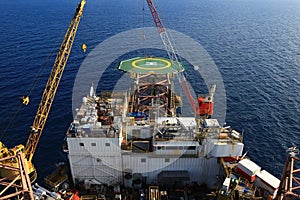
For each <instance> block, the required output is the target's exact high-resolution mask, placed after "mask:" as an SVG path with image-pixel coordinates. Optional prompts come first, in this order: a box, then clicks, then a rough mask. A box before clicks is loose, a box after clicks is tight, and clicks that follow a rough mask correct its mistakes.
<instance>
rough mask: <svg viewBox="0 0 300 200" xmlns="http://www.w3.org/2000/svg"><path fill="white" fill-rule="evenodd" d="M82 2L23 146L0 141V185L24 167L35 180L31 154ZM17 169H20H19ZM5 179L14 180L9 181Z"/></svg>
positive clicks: (71, 41)
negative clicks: (21, 159)
mask: <svg viewBox="0 0 300 200" xmlns="http://www.w3.org/2000/svg"><path fill="white" fill-rule="evenodd" d="M85 3H86V0H81V2H80V3H79V4H78V5H77V8H76V11H75V14H74V16H73V18H72V21H71V23H70V25H69V28H68V30H67V32H66V34H65V36H64V39H63V42H62V44H61V46H60V48H59V51H58V53H57V56H56V59H55V62H54V65H53V68H52V71H51V74H50V77H49V78H48V82H47V84H46V87H45V89H44V93H43V95H42V99H41V101H40V104H39V107H38V110H37V113H36V115H35V118H34V121H33V124H32V126H31V131H30V135H29V138H28V140H27V143H26V145H25V147H24V145H22V144H19V145H17V146H15V147H13V148H11V149H8V148H7V147H6V146H5V145H3V143H2V142H0V177H1V179H0V185H2V186H6V187H8V186H14V185H16V182H17V181H18V180H20V179H21V177H22V174H21V172H23V171H24V170H25V171H26V172H27V174H29V177H30V181H31V182H33V181H34V180H35V179H36V176H37V173H36V169H35V167H34V165H33V163H32V157H33V155H34V152H35V150H36V147H37V144H38V142H39V139H40V137H41V134H42V132H43V129H44V126H45V123H46V120H47V118H48V114H49V111H50V108H51V105H52V102H53V100H54V97H55V94H56V90H57V88H58V85H59V82H60V80H61V77H62V74H63V71H64V69H65V66H66V63H67V61H68V58H69V55H70V52H71V48H72V45H73V42H74V38H75V35H76V32H77V28H78V25H79V22H80V19H81V16H82V12H83V9H84V6H85ZM20 154H21V158H23V161H24V162H23V164H21V163H20V159H18V156H19V157H20ZM20 168H23V169H21V170H20ZM7 181H13V182H11V183H9V182H7ZM29 184H30V182H29ZM5 189H6V188H5ZM6 190H7V189H6ZM1 195H2V192H0V196H1ZM0 199H3V197H2V198H1V197H0Z"/></svg>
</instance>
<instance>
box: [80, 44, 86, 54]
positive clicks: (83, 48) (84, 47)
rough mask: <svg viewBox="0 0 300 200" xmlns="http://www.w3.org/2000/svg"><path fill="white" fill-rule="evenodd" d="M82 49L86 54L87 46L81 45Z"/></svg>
mask: <svg viewBox="0 0 300 200" xmlns="http://www.w3.org/2000/svg"><path fill="white" fill-rule="evenodd" d="M81 49H82V51H83V52H84V53H85V52H86V44H82V45H81Z"/></svg>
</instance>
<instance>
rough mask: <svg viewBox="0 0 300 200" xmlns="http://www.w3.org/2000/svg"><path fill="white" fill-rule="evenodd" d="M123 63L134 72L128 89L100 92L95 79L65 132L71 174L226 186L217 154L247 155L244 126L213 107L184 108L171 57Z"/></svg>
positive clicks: (102, 180) (86, 178)
mask: <svg viewBox="0 0 300 200" xmlns="http://www.w3.org/2000/svg"><path fill="white" fill-rule="evenodd" d="M119 69H120V70H123V71H125V72H126V73H129V74H130V77H131V87H130V85H129V86H128V87H130V89H129V90H128V91H123V92H120V91H118V92H111V93H107V92H105V93H104V92H102V93H101V94H100V95H95V92H94V89H93V87H92V88H91V91H90V92H89V94H88V95H87V97H84V98H83V102H82V105H81V107H80V108H79V109H78V112H77V114H76V116H75V118H74V120H73V122H72V123H71V125H70V128H69V130H68V132H67V146H68V154H69V162H70V169H71V174H72V178H73V181H74V182H75V183H77V184H78V183H80V182H85V183H86V182H89V183H91V184H99V185H101V184H108V185H110V184H118V183H122V184H123V185H124V187H132V186H133V187H135V188H139V187H141V185H142V184H153V183H155V184H158V185H165V186H172V185H177V186H180V185H184V184H187V183H193V182H196V183H199V184H206V185H207V186H208V187H210V188H216V187H218V186H220V184H221V183H219V181H218V178H217V177H219V176H220V175H223V174H224V172H223V171H222V166H221V165H220V164H219V162H218V158H219V157H228V156H241V154H242V151H243V146H244V144H243V143H242V136H241V134H239V133H238V132H237V131H233V130H231V129H227V128H224V127H222V126H220V124H219V123H218V120H217V119H211V118H209V117H210V115H209V113H208V115H199V114H197V115H196V116H188V117H184V116H182V115H181V112H180V108H181V107H183V106H184V105H183V103H182V100H181V98H180V95H178V94H176V92H175V91H174V90H173V88H174V83H175V81H174V74H173V72H174V71H173V70H174V67H173V66H172V64H171V62H170V60H168V59H165V58H145V57H138V58H133V59H131V60H127V61H122V62H121V64H120V66H119ZM214 87H215V86H213V87H211V90H210V94H208V95H206V98H208V97H210V98H211V99H210V101H208V102H212V101H211V100H212V99H213V93H211V92H214ZM201 98H203V96H201ZM108 119H109V120H108Z"/></svg>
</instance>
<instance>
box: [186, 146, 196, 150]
mask: <svg viewBox="0 0 300 200" xmlns="http://www.w3.org/2000/svg"><path fill="white" fill-rule="evenodd" d="M188 150H196V147H195V146H189V147H188Z"/></svg>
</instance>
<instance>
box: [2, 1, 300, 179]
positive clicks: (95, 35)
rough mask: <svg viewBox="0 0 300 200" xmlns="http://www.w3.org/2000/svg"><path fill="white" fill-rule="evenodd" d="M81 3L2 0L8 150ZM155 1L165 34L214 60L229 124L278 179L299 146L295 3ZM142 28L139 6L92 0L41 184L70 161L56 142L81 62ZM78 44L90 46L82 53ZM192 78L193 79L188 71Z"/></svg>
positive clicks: (45, 147) (22, 132) (58, 101)
mask: <svg viewBox="0 0 300 200" xmlns="http://www.w3.org/2000/svg"><path fill="white" fill-rule="evenodd" d="M77 3H78V1H76V0H51V1H50V0H45V1H38V0H27V1H22V0H12V1H0V24H1V26H0V94H1V95H0V128H1V129H0V136H1V138H2V140H3V142H4V144H5V145H6V146H8V147H12V146H14V145H17V144H20V143H22V144H25V143H26V140H27V137H28V135H29V127H30V126H31V124H32V122H33V119H34V116H35V113H36V110H37V107H38V103H39V101H40V98H41V94H42V92H43V89H44V85H45V84H46V81H47V78H48V75H49V73H50V70H51V67H52V64H53V61H54V59H55V56H56V52H57V50H58V47H59V44H60V42H61V41H62V39H63V36H64V34H65V32H66V30H67V27H68V25H69V23H70V20H71V18H72V16H73V13H74V11H75V7H76V4H77ZM157 4H158V10H159V12H160V14H161V16H162V18H163V20H164V22H165V24H167V25H168V27H169V28H172V29H174V30H176V31H179V32H182V33H184V34H186V35H188V36H190V37H191V38H193V39H194V40H196V41H198V42H199V43H200V44H201V45H202V46H203V47H204V48H205V49H206V51H207V52H208V53H209V54H210V56H211V57H212V58H213V60H214V62H215V63H216V65H217V66H218V69H219V71H220V73H221V75H222V78H223V82H224V85H225V89H226V96H227V107H226V109H227V116H226V122H227V124H228V125H231V126H232V127H233V128H235V129H237V130H239V131H241V132H243V135H244V144H245V148H244V149H245V152H246V151H248V155H249V156H250V157H251V159H252V160H254V161H255V162H256V163H257V164H259V165H260V166H262V167H263V168H264V169H266V170H267V171H269V172H270V173H272V174H274V175H275V176H276V177H278V178H279V177H280V174H281V172H282V169H283V165H284V162H285V158H286V152H285V151H286V149H287V148H288V147H290V146H291V145H292V144H293V145H296V146H298V147H300V140H299V139H300V125H299V122H300V95H299V91H300V2H299V1H298V0H228V1H222V0H201V1H200V0H173V1H168V0H159V1H157ZM143 7H145V11H144V12H143ZM143 13H144V14H143ZM143 18H144V20H143ZM143 21H144V23H143ZM143 26H153V22H152V18H151V15H150V12H149V11H148V8H147V7H146V2H144V3H143V1H142V0H122V1H119V0H97V1H96V0H88V2H87V4H86V8H85V11H84V16H83V18H82V21H81V23H80V25H79V29H78V32H77V36H76V39H75V42H74V46H73V49H72V53H71V55H70V58H69V61H68V64H67V67H66V70H65V72H64V75H63V78H62V81H61V83H60V86H59V89H58V91H57V94H56V97H55V100H54V103H53V106H52V109H51V111H50V115H49V118H48V121H47V124H46V127H45V129H44V132H43V135H42V137H41V140H40V142H39V145H38V149H37V152H36V153H35V156H34V163H35V165H36V168H37V170H38V173H39V179H38V180H39V181H42V179H43V177H44V176H46V175H47V174H49V173H50V172H51V171H52V170H53V169H54V163H56V162H60V161H62V160H65V159H66V157H65V155H64V154H63V153H62V149H61V146H62V144H63V139H64V136H65V132H66V130H67V128H68V126H69V123H70V122H71V120H72V105H71V104H72V88H73V84H74V80H75V78H76V74H77V70H78V68H79V66H80V64H81V63H82V62H83V60H84V59H85V57H86V56H87V55H88V53H89V52H91V51H92V49H93V48H94V47H96V46H97V45H98V44H99V43H101V42H102V41H104V40H105V39H107V38H109V37H111V36H113V35H115V34H117V33H120V32H122V31H127V30H131V29H134V28H140V27H143ZM82 43H86V44H87V46H88V50H87V51H88V52H87V53H86V54H84V53H82V51H81V44H82ZM51 52H53V53H52V54H50V53H51ZM41 69H42V70H41ZM40 70H41V71H40ZM38 74H40V75H39V76H38V77H39V79H38V81H37V82H36V84H35V87H34V89H33V90H32V92H31V95H30V97H31V102H30V104H29V105H28V106H27V107H25V106H22V105H20V102H19V100H20V96H22V95H24V94H27V93H28V90H29V89H30V88H31V85H32V82H33V80H35V77H36V76H37V75H38ZM188 79H189V80H191V81H192V82H193V81H194V82H195V78H194V77H192V74H191V77H188ZM87 81H88V80H87ZM112 81H113V80H112ZM196 81H197V80H196ZM109 85H110V84H107V87H108V86H109ZM98 89H99V88H98ZM101 89H106V88H101ZM195 90H196V91H202V89H201V88H200V89H199V88H196V89H195ZM204 92H205V90H204ZM217 103H218V102H216V104H217Z"/></svg>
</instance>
